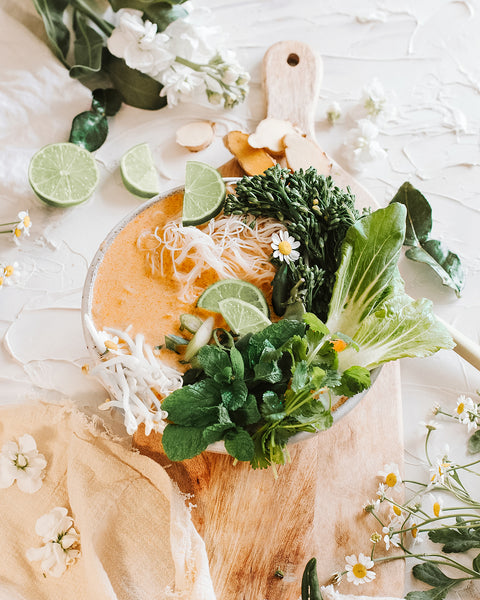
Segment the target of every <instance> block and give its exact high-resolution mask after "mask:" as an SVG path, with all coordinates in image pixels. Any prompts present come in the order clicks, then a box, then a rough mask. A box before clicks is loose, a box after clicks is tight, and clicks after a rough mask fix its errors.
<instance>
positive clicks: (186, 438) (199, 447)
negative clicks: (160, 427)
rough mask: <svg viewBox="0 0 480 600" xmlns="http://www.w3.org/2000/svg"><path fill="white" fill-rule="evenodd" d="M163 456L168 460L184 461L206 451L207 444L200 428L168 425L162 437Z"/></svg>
mask: <svg viewBox="0 0 480 600" xmlns="http://www.w3.org/2000/svg"><path fill="white" fill-rule="evenodd" d="M162 445H163V449H164V450H165V454H166V455H167V456H168V458H169V459H170V460H186V459H187V458H193V457H194V456H197V455H198V454H200V452H203V451H204V450H206V448H207V446H208V442H207V441H206V440H205V439H204V437H203V429H202V428H201V427H183V426H181V425H172V424H170V423H169V424H168V425H167V426H166V427H165V430H164V432H163V436H162Z"/></svg>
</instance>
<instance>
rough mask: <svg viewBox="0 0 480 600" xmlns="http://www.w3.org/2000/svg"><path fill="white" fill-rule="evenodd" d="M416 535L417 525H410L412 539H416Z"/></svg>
mask: <svg viewBox="0 0 480 600" xmlns="http://www.w3.org/2000/svg"><path fill="white" fill-rule="evenodd" d="M417 533H418V529H417V524H416V523H414V524H413V525H412V537H414V538H416V537H417Z"/></svg>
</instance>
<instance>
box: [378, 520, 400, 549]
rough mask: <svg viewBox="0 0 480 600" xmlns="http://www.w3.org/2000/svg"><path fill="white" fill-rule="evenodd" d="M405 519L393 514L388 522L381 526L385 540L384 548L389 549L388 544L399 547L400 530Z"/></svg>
mask: <svg viewBox="0 0 480 600" xmlns="http://www.w3.org/2000/svg"><path fill="white" fill-rule="evenodd" d="M404 521H405V519H404V518H403V517H402V516H401V515H397V514H395V515H394V516H393V517H392V518H391V519H390V522H389V523H388V524H387V525H385V527H383V528H382V533H383V534H384V536H383V541H384V542H385V548H386V549H387V550H390V545H392V546H395V547H396V548H398V547H399V545H400V543H401V540H400V530H401V529H402V527H403V523H404Z"/></svg>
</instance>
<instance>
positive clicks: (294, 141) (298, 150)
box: [283, 133, 332, 176]
mask: <svg viewBox="0 0 480 600" xmlns="http://www.w3.org/2000/svg"><path fill="white" fill-rule="evenodd" d="M283 143H284V145H285V157H286V159H287V165H288V168H289V169H291V170H292V171H298V170H299V169H303V170H306V169H308V167H314V168H315V169H316V170H317V173H320V175H325V176H327V175H330V173H331V172H332V163H331V161H330V159H329V158H328V156H327V155H326V154H325V152H323V150H322V149H321V148H320V147H319V146H317V144H316V143H315V142H314V141H312V140H309V139H307V138H305V137H303V136H302V135H300V134H298V133H288V134H287V135H286V136H285V137H284V138H283Z"/></svg>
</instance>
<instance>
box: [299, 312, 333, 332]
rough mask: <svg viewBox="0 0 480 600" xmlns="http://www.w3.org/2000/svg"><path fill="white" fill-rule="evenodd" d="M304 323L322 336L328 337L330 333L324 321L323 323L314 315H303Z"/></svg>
mask: <svg viewBox="0 0 480 600" xmlns="http://www.w3.org/2000/svg"><path fill="white" fill-rule="evenodd" d="M303 320H304V322H305V323H306V324H307V325H308V326H309V327H310V329H312V330H313V331H315V332H316V333H321V334H322V335H328V333H329V331H328V328H327V326H326V325H325V323H324V322H323V321H321V320H320V319H319V318H318V317H317V315H314V314H313V313H305V314H304V315H303Z"/></svg>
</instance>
